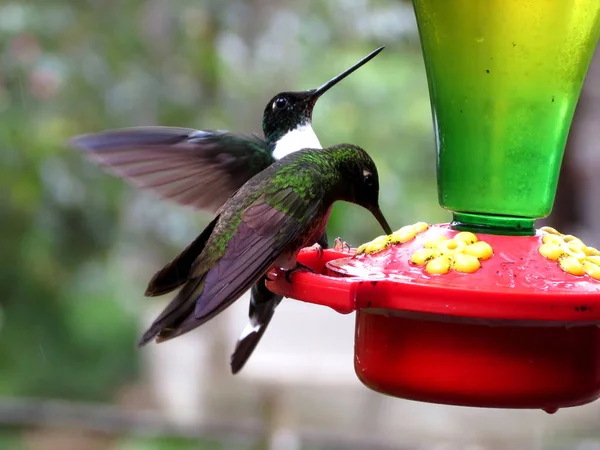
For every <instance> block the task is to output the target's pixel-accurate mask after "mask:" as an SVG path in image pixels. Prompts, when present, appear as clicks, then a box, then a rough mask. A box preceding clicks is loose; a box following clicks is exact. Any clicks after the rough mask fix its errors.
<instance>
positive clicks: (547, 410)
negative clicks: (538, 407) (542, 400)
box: [542, 407, 558, 414]
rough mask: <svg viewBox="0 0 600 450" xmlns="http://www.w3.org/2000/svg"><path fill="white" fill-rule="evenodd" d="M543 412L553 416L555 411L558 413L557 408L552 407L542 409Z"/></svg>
mask: <svg viewBox="0 0 600 450" xmlns="http://www.w3.org/2000/svg"><path fill="white" fill-rule="evenodd" d="M542 409H543V410H544V411H546V412H547V413H548V414H554V413H555V412H556V411H558V408H556V407H552V408H542Z"/></svg>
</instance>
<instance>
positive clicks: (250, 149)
mask: <svg viewBox="0 0 600 450" xmlns="http://www.w3.org/2000/svg"><path fill="white" fill-rule="evenodd" d="M383 49H384V47H380V48H378V49H376V50H374V51H373V52H371V53H370V54H369V55H367V56H366V57H364V58H363V59H361V60H360V61H359V62H357V63H356V64H354V65H353V66H352V67H350V68H348V69H347V70H345V71H344V72H342V73H341V74H339V75H337V76H336V77H334V78H332V79H331V80H329V81H328V82H326V83H324V84H323V85H322V86H320V87H319V88H317V89H310V90H307V91H293V92H281V93H279V94H277V95H275V96H274V97H273V98H271V100H269V102H268V103H267V105H266V106H265V109H264V113H263V121H262V128H263V133H264V137H261V136H258V135H256V134H251V135H243V134H238V133H231V132H228V131H220V130H194V129H190V128H175V127H134V128H125V129H120V130H108V131H104V132H100V133H91V134H86V135H81V136H76V137H75V138H73V139H71V141H70V143H71V145H72V146H74V147H77V148H79V149H82V150H84V151H85V152H86V154H87V155H88V156H89V158H90V159H91V160H92V161H94V162H96V163H98V164H99V165H101V166H103V167H104V168H106V169H107V170H108V171H109V172H111V173H113V174H115V175H117V176H119V177H121V178H123V179H125V180H127V181H128V182H129V183H131V184H132V185H134V186H137V187H140V188H142V189H145V190H148V191H152V192H154V193H155V194H158V196H160V197H162V198H166V199H168V200H171V201H174V202H175V203H178V204H181V205H186V206H191V207H193V208H195V209H203V210H208V211H211V212H215V211H216V210H217V209H218V208H219V207H221V206H222V205H223V203H225V201H226V200H227V199H228V198H229V197H230V196H231V195H232V194H233V193H234V192H235V191H236V190H237V189H239V188H240V187H241V186H242V185H243V184H244V183H245V182H246V181H248V179H250V178H251V177H252V176H254V175H255V174H257V173H259V172H260V171H261V170H263V169H265V168H266V167H268V166H269V165H271V164H272V163H273V162H275V161H276V160H278V159H280V158H282V157H284V156H285V155H287V154H289V153H291V152H294V151H297V150H300V149H302V148H321V143H320V142H319V139H318V138H317V135H316V134H315V132H314V131H313V128H312V112H313V109H314V106H315V104H316V102H317V100H318V99H319V98H320V97H321V96H322V95H323V94H324V93H325V92H327V91H328V90H329V89H330V88H331V87H333V86H334V85H336V84H337V83H338V82H340V81H341V80H343V79H344V78H345V77H347V76H348V75H350V74H351V73H352V72H354V71H355V70H357V69H358V68H359V67H361V66H363V65H364V64H366V63H367V62H368V61H370V60H371V59H373V58H374V57H375V56H376V55H378V54H379V53H380V52H381V51H382V50H383ZM318 244H320V246H321V247H322V248H327V247H328V242H327V236H326V234H325V233H324V234H323V236H321V238H320V239H319V241H318ZM181 265H182V266H186V261H183V262H182V263H181ZM187 267H188V269H189V265H187ZM179 273H180V276H181V278H182V279H185V278H186V277H187V273H185V272H179ZM265 282H266V278H264V277H263V278H262V279H260V280H259V281H258V282H257V283H256V284H255V285H254V286H253V287H252V290H251V294H250V311H249V323H248V325H247V326H246V327H245V328H244V330H243V331H242V333H241V335H240V337H239V339H238V341H237V343H236V346H235V350H234V352H233V354H232V356H231V370H232V372H233V373H234V374H235V373H237V372H239V371H240V370H241V369H242V368H243V366H244V364H245V363H246V361H247V360H248V358H249V357H250V356H251V355H252V353H253V351H254V349H255V348H256V346H257V345H258V343H259V342H260V340H261V338H262V336H263V334H264V332H265V330H266V328H267V327H268V325H269V323H270V321H271V319H272V317H273V314H274V312H275V308H276V307H277V306H278V305H279V303H280V302H281V300H282V298H283V297H282V296H280V295H277V294H274V293H273V292H271V291H269V290H268V289H267V287H266V284H265Z"/></svg>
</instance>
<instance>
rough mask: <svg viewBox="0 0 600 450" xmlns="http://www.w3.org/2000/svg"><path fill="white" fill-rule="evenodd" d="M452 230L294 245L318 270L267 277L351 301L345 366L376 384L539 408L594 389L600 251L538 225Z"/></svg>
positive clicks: (415, 393)
mask: <svg viewBox="0 0 600 450" xmlns="http://www.w3.org/2000/svg"><path fill="white" fill-rule="evenodd" d="M405 234H406V233H405ZM456 235H457V232H456V231H454V230H452V229H451V228H450V227H449V225H447V224H442V225H434V226H431V227H428V228H427V229H426V230H425V231H421V232H419V233H416V234H415V235H414V236H413V237H410V236H408V237H409V239H406V236H404V238H403V239H402V240H401V242H403V243H397V244H395V243H392V244H390V240H391V241H393V238H394V235H391V236H390V237H388V241H387V242H384V241H385V240H384V239H381V238H380V239H379V241H378V240H375V241H374V242H373V244H371V245H372V246H373V247H375V250H377V251H373V252H371V253H370V254H365V253H363V254H361V255H358V256H357V255H353V253H354V251H352V252H351V253H348V252H339V251H333V250H327V251H325V252H324V254H323V255H322V257H321V258H319V255H318V253H317V252H316V251H303V252H301V254H300V256H299V261H300V262H302V263H303V264H305V265H307V266H309V267H311V268H313V269H314V270H315V271H316V272H317V273H309V272H296V273H294V274H293V275H292V283H287V282H286V281H285V277H284V276H283V275H282V273H281V272H279V271H274V272H272V274H271V275H272V277H273V278H274V281H272V282H270V283H269V288H270V289H272V290H273V291H275V292H277V293H280V294H283V295H285V296H286V297H290V298H295V299H299V300H302V301H307V302H310V303H316V304H321V305H325V306H329V307H331V308H333V309H335V310H336V311H338V312H340V313H350V312H352V311H355V310H356V311H357V315H356V333H355V364H354V365H355V370H356V374H357V376H358V377H359V379H360V380H361V381H362V382H363V383H364V384H365V385H366V386H368V387H370V388H372V389H374V390H376V391H378V392H381V393H384V394H387V395H392V396H396V397H401V398H405V399H411V400H418V401H425V402H433V403H442V404H451V405H461V406H477V407H493V408H541V409H544V410H546V411H547V412H554V411H556V410H557V409H558V408H564V407H569V406H577V405H582V404H585V403H589V402H592V401H594V400H596V399H597V398H598V397H600V328H598V324H600V281H598V280H597V279H596V278H600V252H598V251H597V250H596V249H593V248H589V247H585V246H584V245H583V243H581V241H579V240H577V239H576V238H573V237H572V236H562V235H559V234H551V233H547V232H546V231H542V230H538V232H537V235H536V236H528V237H523V236H496V235H483V234H477V235H476V238H477V240H478V242H479V244H476V245H474V246H473V244H474V243H473V242H471V241H469V235H468V234H465V233H462V234H460V235H459V236H456ZM470 236H472V237H475V236H473V235H470ZM545 236H552V237H550V238H549V237H545ZM458 238H461V239H464V243H465V244H466V245H464V246H463V245H462V244H460V243H459V245H456V241H457V240H460V239H458ZM482 241H483V242H482ZM436 243H437V244H440V246H438V247H436ZM378 246H379V247H384V248H382V249H379V248H378ZM466 247H468V248H466ZM490 247H491V250H492V253H490V254H489V255H485V253H486V250H487V251H488V252H489V248H490ZM367 251H369V249H368V246H367ZM482 251H483V253H482ZM457 253H462V254H464V255H476V256H477V257H478V258H477V259H478V261H479V262H478V263H477V265H478V266H480V267H475V268H474V267H472V266H471V264H472V263H473V259H472V258H463V257H462V256H457ZM541 253H543V254H544V255H546V256H543V255H542V254H541ZM482 254H483V256H482ZM424 255H425V256H427V257H426V258H423V256H424ZM436 258H437V259H436ZM444 258H447V259H448V260H450V265H449V266H445V265H444V264H445V261H446V259H444ZM411 259H412V260H413V261H416V263H415V262H411ZM434 259H435V261H434ZM440 259H441V263H440ZM432 261H433V262H432ZM596 267H598V270H597V271H596ZM461 271H462V272H461ZM469 271H470V272H469ZM567 271H568V272H570V273H568V272H567ZM573 273H574V274H573Z"/></svg>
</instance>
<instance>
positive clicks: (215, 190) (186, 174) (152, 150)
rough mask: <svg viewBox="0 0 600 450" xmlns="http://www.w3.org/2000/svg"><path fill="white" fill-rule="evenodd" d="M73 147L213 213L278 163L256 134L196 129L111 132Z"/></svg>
mask: <svg viewBox="0 0 600 450" xmlns="http://www.w3.org/2000/svg"><path fill="white" fill-rule="evenodd" d="M70 145H71V146H73V147H76V148H79V149H82V150H84V151H85V152H86V154H87V156H88V157H89V158H90V159H91V160H93V161H95V162H96V163H98V164H99V165H100V166H103V167H104V168H105V169H106V170H107V171H109V172H111V173H113V174H114V175H116V176H118V177H120V178H123V179H124V180H126V181H128V182H129V183H130V184H132V185H134V186H136V187H139V188H142V189H145V190H149V191H152V192H154V193H155V194H157V195H158V196H160V197H162V198H166V199H169V200H171V201H174V202H176V203H179V204H180V205H187V206H191V207H193V208H195V209H204V210H208V211H211V212H215V211H216V210H217V209H218V208H219V207H220V206H221V205H223V204H224V203H225V202H226V201H227V199H228V198H229V197H230V196H231V195H233V193H235V191H236V190H238V189H239V188H240V187H241V186H242V185H243V184H244V183H245V182H246V181H248V180H249V179H250V178H252V177H253V176H254V175H256V174H257V173H259V172H260V171H262V170H263V169H265V168H267V167H268V166H270V165H271V164H272V163H273V162H274V161H275V160H274V158H273V155H272V154H271V152H270V151H269V149H268V147H267V144H266V142H265V141H264V140H263V139H261V138H260V137H258V136H256V135H247V136H242V135H235V134H233V133H229V132H227V131H199V130H193V129H190V128H172V127H138V128H124V129H120V130H109V131H104V132H101V133H93V134H85V135H81V136H77V137H75V138H72V139H71V140H70Z"/></svg>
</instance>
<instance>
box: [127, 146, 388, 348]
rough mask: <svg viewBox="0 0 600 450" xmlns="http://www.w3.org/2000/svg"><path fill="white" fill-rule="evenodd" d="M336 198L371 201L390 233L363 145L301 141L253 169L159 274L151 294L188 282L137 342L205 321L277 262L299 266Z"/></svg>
mask: <svg viewBox="0 0 600 450" xmlns="http://www.w3.org/2000/svg"><path fill="white" fill-rule="evenodd" d="M338 200H341V201H347V202H351V203H355V204H357V205H360V206H363V207H364V208H366V209H368V210H369V211H371V213H372V214H373V216H374V217H375V218H376V219H377V220H378V222H379V223H380V225H381V226H382V228H383V229H384V231H385V232H386V233H387V234H391V232H392V230H391V229H390V226H389V225H388V223H387V221H386V219H385V217H384V216H383V213H382V212H381V210H380V209H379V177H378V174H377V168H376V167H375V163H374V162H373V160H372V159H371V157H370V156H369V155H368V154H367V152H365V151H364V150H363V149H362V148H360V147H357V146H354V145H349V144H341V145H336V146H333V147H329V148H326V149H302V150H299V151H296V152H292V153H291V154H289V155H287V156H285V157H283V158H282V159H280V160H279V161H277V162H275V163H273V164H272V165H271V166H269V167H268V168H267V169H265V170H263V171H262V172H260V173H258V174H257V175H255V176H253V177H252V178H251V179H250V180H249V181H248V182H246V183H245V184H244V185H243V186H242V187H241V188H240V189H239V190H238V191H237V192H236V193H235V194H234V195H233V196H232V197H230V198H229V200H227V202H226V203H225V204H224V205H223V206H222V207H221V208H220V209H219V210H218V211H217V213H216V215H215V218H214V219H213V220H212V222H210V224H209V225H208V226H207V227H206V228H205V229H204V231H203V232H202V234H201V235H200V236H199V237H198V238H196V240H195V241H193V242H192V243H191V244H190V245H189V246H188V247H187V248H186V249H185V250H184V251H183V252H182V253H181V254H180V255H179V256H177V257H176V258H175V259H174V260H173V261H171V262H170V263H169V264H167V265H166V266H165V267H164V268H163V269H162V270H160V271H159V272H157V273H156V275H154V277H153V278H152V280H151V281H150V283H149V285H148V288H147V294H149V295H157V294H164V293H166V292H169V291H171V290H173V289H176V288H178V287H180V286H183V287H182V288H181V290H180V291H179V292H178V293H177V295H176V296H175V298H174V299H173V300H172V301H171V303H169V305H168V306H167V307H166V308H165V309H164V311H163V312H162V313H161V314H160V315H159V316H158V318H157V319H156V320H155V321H154V323H153V324H152V325H151V326H150V328H149V329H148V330H147V331H146V332H145V333H144V335H143V336H142V338H141V340H140V342H139V345H145V344H147V343H148V342H150V341H151V340H153V339H156V342H163V341H166V340H169V339H172V338H175V337H177V336H180V335H182V334H184V333H187V332H188V331H190V330H192V329H194V328H196V327H198V326H200V325H202V324H203V323H205V322H207V321H208V320H210V319H211V318H213V317H214V316H216V315H217V314H219V313H220V312H221V311H223V310H224V309H225V308H227V307H228V306H229V305H231V304H232V303H233V302H234V301H235V300H237V299H238V298H239V297H240V296H241V295H242V294H243V293H244V292H246V291H247V290H248V289H249V288H250V287H251V286H252V285H253V284H255V283H256V282H257V281H258V280H260V279H261V278H262V277H264V276H266V274H267V272H268V271H269V270H270V269H271V268H274V267H278V268H282V269H285V270H287V271H288V273H291V272H293V271H294V270H297V269H298V268H299V266H300V265H299V264H298V263H297V261H296V257H297V255H298V252H299V251H300V250H301V249H302V248H304V247H306V246H308V245H310V244H312V243H314V242H315V241H317V240H318V239H319V238H320V237H321V236H322V235H323V233H324V232H325V228H326V225H327V221H328V218H329V214H330V212H331V208H332V206H333V203H334V202H336V201H338ZM182 261H185V264H182ZM184 266H186V267H187V266H189V270H188V271H187V273H188V276H187V277H186V278H185V279H182V278H181V276H180V274H179V273H178V272H179V270H180V268H182V267H184ZM300 267H301V266H300ZM174 280H177V282H175V283H174Z"/></svg>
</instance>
